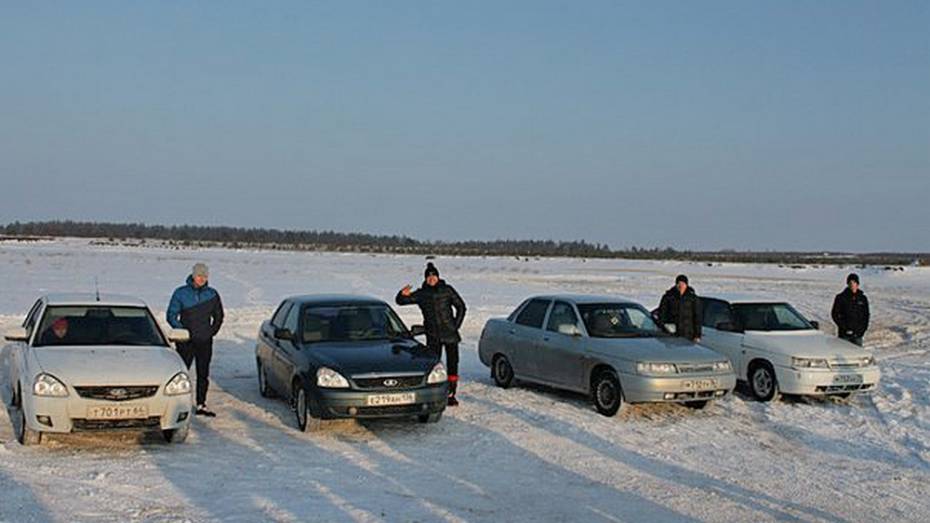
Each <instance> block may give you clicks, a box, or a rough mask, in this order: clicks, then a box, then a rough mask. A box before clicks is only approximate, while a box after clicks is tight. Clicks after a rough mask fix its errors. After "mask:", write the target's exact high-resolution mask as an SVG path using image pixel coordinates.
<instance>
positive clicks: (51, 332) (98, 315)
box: [35, 305, 167, 347]
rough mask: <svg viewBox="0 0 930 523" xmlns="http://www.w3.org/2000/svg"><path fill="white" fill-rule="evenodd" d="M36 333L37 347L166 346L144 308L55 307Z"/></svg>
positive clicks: (44, 317) (48, 312)
mask: <svg viewBox="0 0 930 523" xmlns="http://www.w3.org/2000/svg"><path fill="white" fill-rule="evenodd" d="M37 332H38V334H37V335H36V336H37V337H36V341H35V346H36V347H44V346H53V345H161V346H166V345H167V342H166V341H165V338H164V336H162V334H161V330H159V328H158V326H157V325H156V323H155V319H154V318H152V314H151V313H150V312H149V310H148V309H147V308H145V307H108V306H98V305H94V306H67V307H55V306H52V307H49V308H48V309H46V310H45V315H44V316H43V317H42V322H41V324H40V325H39V330H38V331H37Z"/></svg>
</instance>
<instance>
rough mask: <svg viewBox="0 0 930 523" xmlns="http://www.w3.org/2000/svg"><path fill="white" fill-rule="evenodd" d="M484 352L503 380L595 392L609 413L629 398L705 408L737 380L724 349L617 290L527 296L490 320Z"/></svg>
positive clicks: (495, 376) (483, 357) (504, 383)
mask: <svg viewBox="0 0 930 523" xmlns="http://www.w3.org/2000/svg"><path fill="white" fill-rule="evenodd" d="M478 355H479V357H480V358H481V362H482V363H484V364H485V365H486V366H488V367H490V368H491V377H492V378H493V379H494V382H495V383H496V384H497V385H498V386H500V387H504V388H506V387H509V386H510V384H511V383H512V382H513V380H514V379H520V380H525V381H530V382H535V383H541V384H544V385H549V386H552V387H557V388H561V389H566V390H572V391H576V392H581V393H584V394H589V395H590V396H591V399H592V401H593V402H594V406H595V407H596V408H597V410H598V412H600V413H601V414H603V415H605V416H613V415H614V414H616V413H617V411H619V410H620V408H621V407H622V406H623V405H624V403H641V402H678V403H684V404H685V405H688V406H690V407H694V408H703V407H705V406H706V405H707V404H708V403H709V402H711V401H712V400H714V399H717V398H721V397H723V396H725V395H727V394H729V393H730V392H732V391H733V387H734V386H735V385H736V376H735V374H734V373H733V368H732V367H731V365H730V362H729V360H728V359H727V358H726V357H725V356H722V355H720V354H718V353H716V352H714V351H712V350H710V349H707V348H705V347H701V346H700V345H696V344H694V343H691V342H690V341H687V340H683V339H680V338H675V337H673V336H671V335H670V334H669V333H668V332H667V331H666V330H665V329H663V328H662V327H660V326H659V325H657V324H656V323H655V321H653V319H652V316H651V315H650V314H649V312H648V311H647V310H646V309H645V308H644V307H643V306H642V305H640V304H638V303H636V302H634V301H631V300H627V299H622V298H616V297H604V296H581V295H553V296H536V297H533V298H529V299H527V300H526V301H524V302H523V303H522V304H520V306H519V307H517V309H516V310H515V311H513V313H512V314H511V315H510V316H509V317H508V318H506V319H503V318H494V319H491V320H489V321H488V323H487V324H486V325H485V327H484V331H483V332H482V333H481V340H480V341H479V343H478Z"/></svg>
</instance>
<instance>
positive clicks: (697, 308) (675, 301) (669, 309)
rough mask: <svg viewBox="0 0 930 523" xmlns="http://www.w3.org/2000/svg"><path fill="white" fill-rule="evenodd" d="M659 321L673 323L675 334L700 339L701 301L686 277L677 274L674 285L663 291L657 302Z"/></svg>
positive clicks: (690, 338)
mask: <svg viewBox="0 0 930 523" xmlns="http://www.w3.org/2000/svg"><path fill="white" fill-rule="evenodd" d="M659 322H661V323H663V324H669V323H672V324H674V325H675V336H678V337H680V338H686V339H689V340H692V341H693V342H694V343H697V342H699V341H701V301H700V299H699V298H698V296H697V294H696V293H695V292H694V288H692V287H691V286H690V285H688V277H687V276H685V275H684V274H679V275H678V277H676V278H675V286H674V287H672V288H671V289H669V290H668V291H666V292H665V295H664V296H662V301H661V302H660V303H659Z"/></svg>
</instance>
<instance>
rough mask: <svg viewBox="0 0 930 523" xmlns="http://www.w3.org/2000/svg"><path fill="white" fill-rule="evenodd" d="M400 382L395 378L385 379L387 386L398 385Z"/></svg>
mask: <svg viewBox="0 0 930 523" xmlns="http://www.w3.org/2000/svg"><path fill="white" fill-rule="evenodd" d="M399 383H400V382H399V381H397V380H395V379H389V380H384V386H385V387H396V386H397V385H398V384H399Z"/></svg>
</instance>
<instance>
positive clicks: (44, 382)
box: [32, 373, 68, 398]
mask: <svg viewBox="0 0 930 523" xmlns="http://www.w3.org/2000/svg"><path fill="white" fill-rule="evenodd" d="M32 393H33V394H35V395H36V396H49V397H53V398H64V397H66V396H67V395H68V387H65V384H64V383H62V382H61V381H60V380H59V379H58V378H56V377H55V376H52V375H51V374H45V373H42V374H39V375H38V376H36V380H35V382H34V383H33V384H32Z"/></svg>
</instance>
